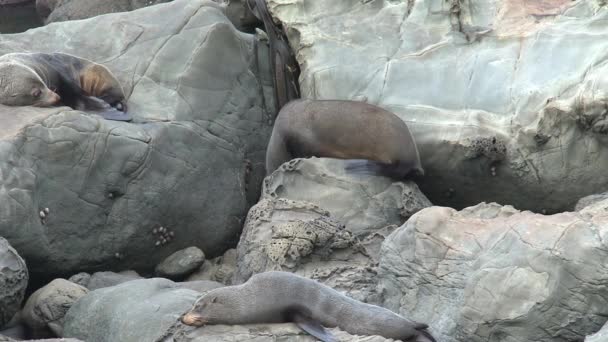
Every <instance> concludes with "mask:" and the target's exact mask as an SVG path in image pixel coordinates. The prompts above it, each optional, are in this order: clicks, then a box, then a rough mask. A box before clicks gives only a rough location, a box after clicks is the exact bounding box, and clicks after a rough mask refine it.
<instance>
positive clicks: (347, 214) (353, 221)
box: [234, 158, 431, 303]
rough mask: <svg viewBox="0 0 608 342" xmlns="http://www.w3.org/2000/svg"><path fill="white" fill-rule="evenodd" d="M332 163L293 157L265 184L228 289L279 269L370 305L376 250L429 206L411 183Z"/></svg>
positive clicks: (238, 252) (250, 216)
mask: <svg viewBox="0 0 608 342" xmlns="http://www.w3.org/2000/svg"><path fill="white" fill-rule="evenodd" d="M345 165H346V162H344V161H342V160H338V159H327V158H311V159H294V160H292V161H291V162H288V163H285V164H283V165H282V166H281V167H280V168H279V169H278V170H276V171H275V172H273V174H272V175H271V176H269V177H267V178H266V179H265V181H264V188H263V190H262V199H261V200H260V202H258V204H256V205H255V206H254V207H253V208H251V210H250V211H249V214H248V216H247V221H246V222H245V226H244V228H243V233H242V235H241V240H240V242H239V244H238V247H237V273H236V274H235V279H234V283H236V284H239V283H242V282H245V281H246V280H247V279H249V277H250V276H251V275H253V274H255V273H260V272H265V271H270V270H282V271H289V272H295V273H298V274H300V275H302V276H305V277H308V278H313V279H317V280H320V281H322V282H323V283H325V284H327V285H329V286H332V287H334V288H337V289H339V290H342V291H346V292H348V293H349V294H350V295H351V296H353V297H354V298H356V299H358V300H362V301H366V302H372V303H375V302H377V298H376V294H375V287H376V282H377V274H376V269H375V265H376V263H377V261H378V253H379V249H380V244H381V243H382V241H383V239H384V237H385V236H386V235H388V234H389V233H390V232H391V231H392V229H394V228H396V227H398V226H399V225H401V224H402V223H403V222H404V221H405V220H406V219H407V218H408V217H409V216H410V215H412V214H413V213H415V212H416V211H418V210H420V209H422V208H424V207H427V206H430V205H431V203H430V202H429V201H428V200H427V199H426V197H424V195H423V194H422V193H421V192H420V190H418V187H417V186H416V185H415V184H414V183H412V182H406V183H402V182H393V181H392V180H390V179H388V178H386V177H380V176H373V175H353V174H348V173H347V172H346V171H345V169H344V167H345Z"/></svg>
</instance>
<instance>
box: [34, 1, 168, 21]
mask: <svg viewBox="0 0 608 342" xmlns="http://www.w3.org/2000/svg"><path fill="white" fill-rule="evenodd" d="M169 1H171V0H104V1H98V0H36V11H37V12H38V15H39V16H40V18H41V19H42V20H44V22H45V23H46V24H49V23H53V22H58V21H67V20H80V19H87V18H92V17H95V16H98V15H102V14H108V13H116V12H128V11H133V10H136V9H139V8H143V7H147V6H152V5H156V4H160V3H164V2H169Z"/></svg>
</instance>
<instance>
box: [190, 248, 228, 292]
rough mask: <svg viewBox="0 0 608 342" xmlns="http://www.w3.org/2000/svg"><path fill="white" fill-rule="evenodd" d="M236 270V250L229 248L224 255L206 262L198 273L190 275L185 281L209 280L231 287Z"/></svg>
mask: <svg viewBox="0 0 608 342" xmlns="http://www.w3.org/2000/svg"><path fill="white" fill-rule="evenodd" d="M235 270H236V249H234V248H231V249H229V250H227V251H226V253H224V255H222V256H219V257H217V258H213V259H211V260H206V261H205V263H204V264H203V266H201V267H200V268H199V269H198V271H196V272H194V273H192V274H191V275H190V276H189V277H188V278H187V279H186V280H188V281H197V280H211V281H217V282H220V283H222V284H224V285H232V278H233V276H234V272H235Z"/></svg>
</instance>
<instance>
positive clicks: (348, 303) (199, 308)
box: [182, 271, 435, 342]
mask: <svg viewBox="0 0 608 342" xmlns="http://www.w3.org/2000/svg"><path fill="white" fill-rule="evenodd" d="M182 322H183V323H184V324H187V325H194V326H202V325H205V324H254V323H281V322H295V323H296V324H297V325H298V326H300V327H301V328H302V329H303V330H305V331H306V332H308V333H310V334H311V335H313V336H315V337H317V338H318V339H320V340H322V341H333V340H334V338H333V336H332V335H331V334H330V333H329V332H328V331H326V330H325V329H324V328H323V326H326V327H332V328H333V327H339V328H340V329H342V330H345V331H346V332H348V333H350V334H355V335H380V336H384V337H386V338H393V339H400V340H403V341H418V342H435V339H434V338H433V337H432V336H431V334H430V333H429V332H428V331H427V328H428V326H427V325H426V324H424V323H417V322H413V321H410V320H408V319H406V318H403V317H401V316H400V315H397V314H396V313H394V312H392V311H390V310H388V309H385V308H382V307H379V306H376V305H371V304H366V303H362V302H359V301H356V300H354V299H352V298H349V297H347V296H345V295H343V294H341V293H340V292H338V291H336V290H334V289H332V288H330V287H328V286H326V285H323V284H321V283H319V282H317V281H314V280H311V279H307V278H303V277H300V276H298V275H295V274H293V273H289V272H278V271H272V272H265V273H260V274H256V275H254V276H252V277H251V278H250V279H249V280H248V281H247V282H246V283H244V284H241V285H235V286H227V287H222V288H218V289H214V290H212V291H210V292H208V293H207V294H205V295H203V296H202V297H201V298H200V299H199V300H198V301H197V302H196V303H195V304H194V307H193V308H192V309H191V310H190V311H189V312H188V313H186V314H185V315H184V316H182Z"/></svg>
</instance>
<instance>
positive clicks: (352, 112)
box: [266, 100, 424, 179]
mask: <svg viewBox="0 0 608 342" xmlns="http://www.w3.org/2000/svg"><path fill="white" fill-rule="evenodd" d="M308 157H329V158H339V159H359V161H351V162H350V163H349V164H350V166H349V167H347V168H348V169H351V170H354V171H357V170H359V171H368V172H376V173H379V174H382V175H385V176H389V177H392V178H396V179H401V178H404V177H407V176H409V175H424V170H423V169H422V166H421V163H420V156H419V154H418V148H417V147H416V142H415V141H414V137H412V134H411V133H410V131H409V129H408V128H407V125H406V124H405V123H404V122H403V121H402V120H401V119H399V117H398V116H397V115H395V114H393V113H391V112H389V111H387V110H384V109H382V108H380V107H377V106H373V105H370V104H367V103H364V102H357V101H341V100H295V101H291V102H289V103H288V104H287V105H286V106H285V107H283V109H281V111H280V112H279V114H278V115H277V119H276V121H275V123H274V128H273V130H272V135H271V137H270V142H269V143H268V149H267V150H266V173H267V174H270V173H272V172H273V171H274V170H276V169H277V168H278V167H279V166H281V164H283V163H284V162H287V161H289V160H291V159H293V158H308Z"/></svg>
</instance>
